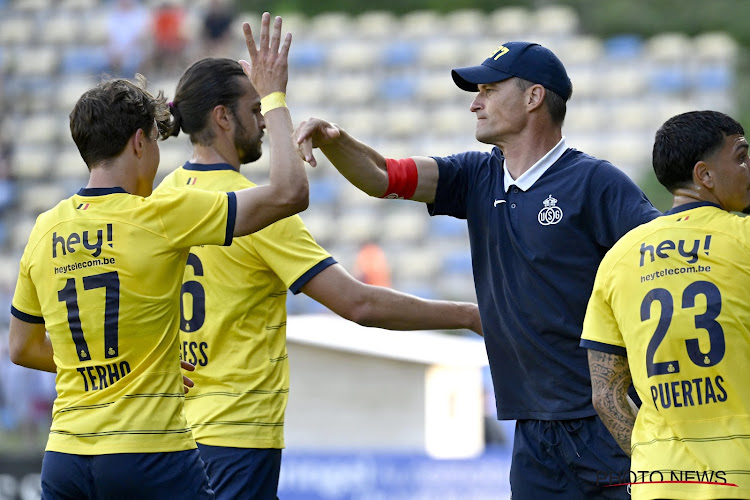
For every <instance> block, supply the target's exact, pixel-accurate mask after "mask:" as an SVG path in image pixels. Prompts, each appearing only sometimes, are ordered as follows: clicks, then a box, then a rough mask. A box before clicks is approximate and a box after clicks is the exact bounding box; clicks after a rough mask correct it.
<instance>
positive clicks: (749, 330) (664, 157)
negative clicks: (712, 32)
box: [581, 111, 750, 499]
mask: <svg viewBox="0 0 750 500" xmlns="http://www.w3.org/2000/svg"><path fill="white" fill-rule="evenodd" d="M653 167H654V171H655V173H656V177H657V179H658V180H659V182H661V183H662V184H663V185H664V187H666V188H667V189H668V190H669V191H670V192H671V193H672V196H673V200H674V203H673V205H672V209H671V210H669V211H668V212H666V213H665V214H664V215H663V216H662V217H659V218H657V219H655V220H654V221H652V222H649V223H647V224H644V225H642V226H640V227H638V228H636V229H633V230H632V231H631V232H629V233H627V234H626V235H625V236H624V237H623V238H622V239H620V241H619V242H618V243H617V244H616V245H615V246H614V247H613V248H612V249H611V250H610V251H609V252H608V253H607V255H606V256H605V258H604V260H603V261H602V264H601V266H600V267H599V271H598V273H597V276H596V281H595V283H594V290H593V293H592V295H591V299H590V301H589V304H588V309H587V312H586V319H585V321H584V325H583V335H582V340H581V345H582V346H583V347H586V348H588V354H589V367H590V371H591V379H592V388H593V403H594V406H595V408H596V409H597V411H598V413H599V415H600V416H601V418H602V420H603V421H604V423H605V424H606V425H607V427H608V428H609V430H610V432H611V433H612V435H613V436H614V437H615V439H616V440H617V441H618V442H619V444H620V446H621V447H622V448H623V450H625V452H626V453H628V454H632V463H631V472H630V477H629V478H628V477H623V478H606V477H602V481H608V482H617V483H634V484H632V497H633V498H634V499H655V498H658V499H666V498H669V499H683V498H690V499H716V498H750V390H748V381H749V380H750V308H748V307H747V296H746V294H747V290H748V289H750V266H748V262H750V218H746V217H745V218H743V217H739V216H737V215H735V214H732V213H729V212H739V211H742V210H744V209H746V208H747V207H749V206H750V159H749V158H748V142H747V140H746V139H745V132H744V130H743V128H742V126H741V125H740V124H739V123H737V122H736V121H735V120H733V119H732V118H730V117H728V116H726V115H725V114H722V113H719V112H715V111H694V112H690V113H684V114H681V115H677V116H675V117H672V118H670V119H669V120H667V122H666V123H664V125H662V127H661V128H660V129H659V131H658V132H657V133H656V139H655V143H654V149H653ZM631 378H632V382H633V384H634V386H635V389H636V390H637V392H638V395H639V397H640V398H641V400H642V401H643V404H642V406H641V407H640V410H637V409H636V408H635V407H634V406H633V405H632V404H631V401H630V400H629V399H628V397H627V387H628V385H629V383H630V381H631Z"/></svg>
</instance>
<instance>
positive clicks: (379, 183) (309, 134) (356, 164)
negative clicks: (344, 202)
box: [295, 118, 438, 203]
mask: <svg viewBox="0 0 750 500" xmlns="http://www.w3.org/2000/svg"><path fill="white" fill-rule="evenodd" d="M295 137H296V142H297V144H298V145H299V150H300V155H301V156H302V159H304V160H305V161H306V162H308V163H309V164H310V165H311V166H313V167H314V166H316V165H317V160H316V159H315V156H314V155H313V149H314V148H320V150H321V151H322V152H323V154H324V155H326V157H327V158H328V159H329V160H330V161H331V163H332V164H333V166H334V167H336V169H337V170H338V171H339V172H341V174H342V175H343V176H344V177H346V179H347V180H348V181H349V182H351V183H352V184H353V185H354V186H356V187H357V188H359V189H360V190H362V191H364V192H365V193H367V194H369V195H370V196H375V197H382V196H383V195H384V194H385V193H386V191H387V189H388V186H389V172H388V169H387V168H386V160H385V158H384V157H383V155H381V154H380V153H378V152H377V151H375V150H374V149H372V148H371V147H370V146H367V145H366V144H364V143H362V142H360V141H358V140H357V139H355V138H354V137H352V136H351V135H349V134H348V133H347V132H346V131H345V130H344V129H342V128H341V127H339V126H338V125H336V124H334V123H330V122H327V121H325V120H322V119H320V118H310V119H309V120H307V121H304V122H302V123H301V124H300V125H299V126H298V127H297V130H296V131H295ZM412 159H413V160H414V162H415V163H416V166H417V184H416V190H415V191H414V195H413V196H411V197H409V198H408V199H410V200H414V201H421V202H425V203H432V202H433V201H434V200H435V192H436V190H437V181H438V165H437V162H436V161H435V160H434V159H432V158H429V157H425V156H413V157H412Z"/></svg>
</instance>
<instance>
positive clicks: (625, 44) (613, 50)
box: [604, 35, 644, 61]
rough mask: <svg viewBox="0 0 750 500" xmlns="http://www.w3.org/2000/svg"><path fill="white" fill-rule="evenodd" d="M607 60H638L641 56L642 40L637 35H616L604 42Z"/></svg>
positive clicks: (642, 49)
mask: <svg viewBox="0 0 750 500" xmlns="http://www.w3.org/2000/svg"><path fill="white" fill-rule="evenodd" d="M604 51H605V56H606V58H607V59H608V60H617V61H620V60H622V59H639V58H641V56H642V55H643V51H644V44H643V39H642V38H641V37H640V36H638V35H617V36H613V37H610V38H607V39H606V40H604Z"/></svg>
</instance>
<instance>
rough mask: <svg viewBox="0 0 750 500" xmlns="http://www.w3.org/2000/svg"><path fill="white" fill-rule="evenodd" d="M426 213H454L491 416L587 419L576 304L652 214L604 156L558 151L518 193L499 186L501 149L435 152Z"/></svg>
mask: <svg viewBox="0 0 750 500" xmlns="http://www.w3.org/2000/svg"><path fill="white" fill-rule="evenodd" d="M435 160H436V161H437V163H438V167H439V173H440V176H439V180H438V186H437V192H436V194H435V202H434V203H433V204H429V205H428V210H429V211H430V214H431V215H451V216H453V217H457V218H460V219H466V220H467V224H468V227H469V240H470V243H471V257H472V265H473V270H474V285H475V287H476V292H477V301H478V304H479V311H480V315H481V317H482V328H483V330H484V338H485V345H486V348H487V356H488V358H489V362H490V370H491V372H492V381H493V385H494V388H495V398H496V405H497V414H498V418H499V419H501V420H502V419H537V420H565V419H573V418H581V417H586V416H590V415H594V414H596V411H595V410H594V407H593V406H592V404H591V380H590V377H589V370H588V360H587V353H586V349H581V348H580V347H579V346H578V344H579V342H580V337H581V330H582V327H583V318H584V315H585V314H586V305H587V303H588V299H589V296H590V294H591V290H592V288H593V284H594V277H595V276H596V270H597V268H598V266H599V262H600V261H601V259H602V257H603V256H604V254H605V253H606V252H607V250H608V249H609V248H610V247H612V245H613V244H614V243H615V242H616V241H617V240H618V239H619V238H620V237H621V236H622V235H623V234H625V233H626V232H628V231H629V230H630V229H632V228H634V227H636V226H638V225H640V224H642V223H644V222H647V221H650V220H651V219H653V218H655V217H657V216H659V215H661V214H660V212H659V211H658V210H656V209H655V208H654V207H653V205H652V204H651V202H650V201H649V200H648V199H647V198H646V196H645V195H644V194H643V192H642V191H641V190H640V188H638V186H636V184H635V183H634V182H633V181H632V180H631V179H630V178H629V177H628V176H627V175H625V173H623V172H622V171H621V170H619V169H617V168H615V167H614V166H613V165H612V164H611V163H609V162H606V161H603V160H599V159H596V158H594V157H592V156H589V155H587V154H585V153H582V152H580V151H577V150H575V149H566V150H565V151H564V152H563V153H562V156H561V157H560V158H559V159H558V160H557V161H555V162H554V163H553V164H552V165H551V166H550V167H549V168H548V169H547V170H546V171H545V172H544V173H543V174H542V175H541V177H539V179H537V180H536V181H535V182H534V183H533V184H532V185H531V186H530V187H528V186H527V187H528V189H527V190H526V191H524V190H522V189H521V188H519V187H516V186H512V187H511V188H510V189H509V190H508V192H507V193H506V190H505V186H504V178H503V177H504V175H503V161H504V158H503V156H502V152H501V151H500V149H499V148H494V149H493V150H492V152H490V153H486V152H466V153H461V154H457V155H453V156H448V157H445V158H435Z"/></svg>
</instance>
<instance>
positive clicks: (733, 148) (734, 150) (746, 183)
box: [704, 134, 750, 212]
mask: <svg viewBox="0 0 750 500" xmlns="http://www.w3.org/2000/svg"><path fill="white" fill-rule="evenodd" d="M747 153H748V143H747V140H746V139H745V137H744V136H742V135H739V134H737V135H730V136H727V137H725V138H724V143H723V144H722V146H721V148H720V149H719V150H718V151H716V152H715V153H714V154H713V155H711V157H709V158H707V159H706V160H704V161H705V163H706V165H707V167H708V175H710V179H711V184H712V185H711V186H710V188H711V192H712V194H713V195H714V197H715V198H716V200H717V201H718V202H719V204H720V205H721V207H722V208H723V209H724V210H729V211H732V212H741V211H743V210H745V209H746V208H748V207H750V159H748V156H747Z"/></svg>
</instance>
